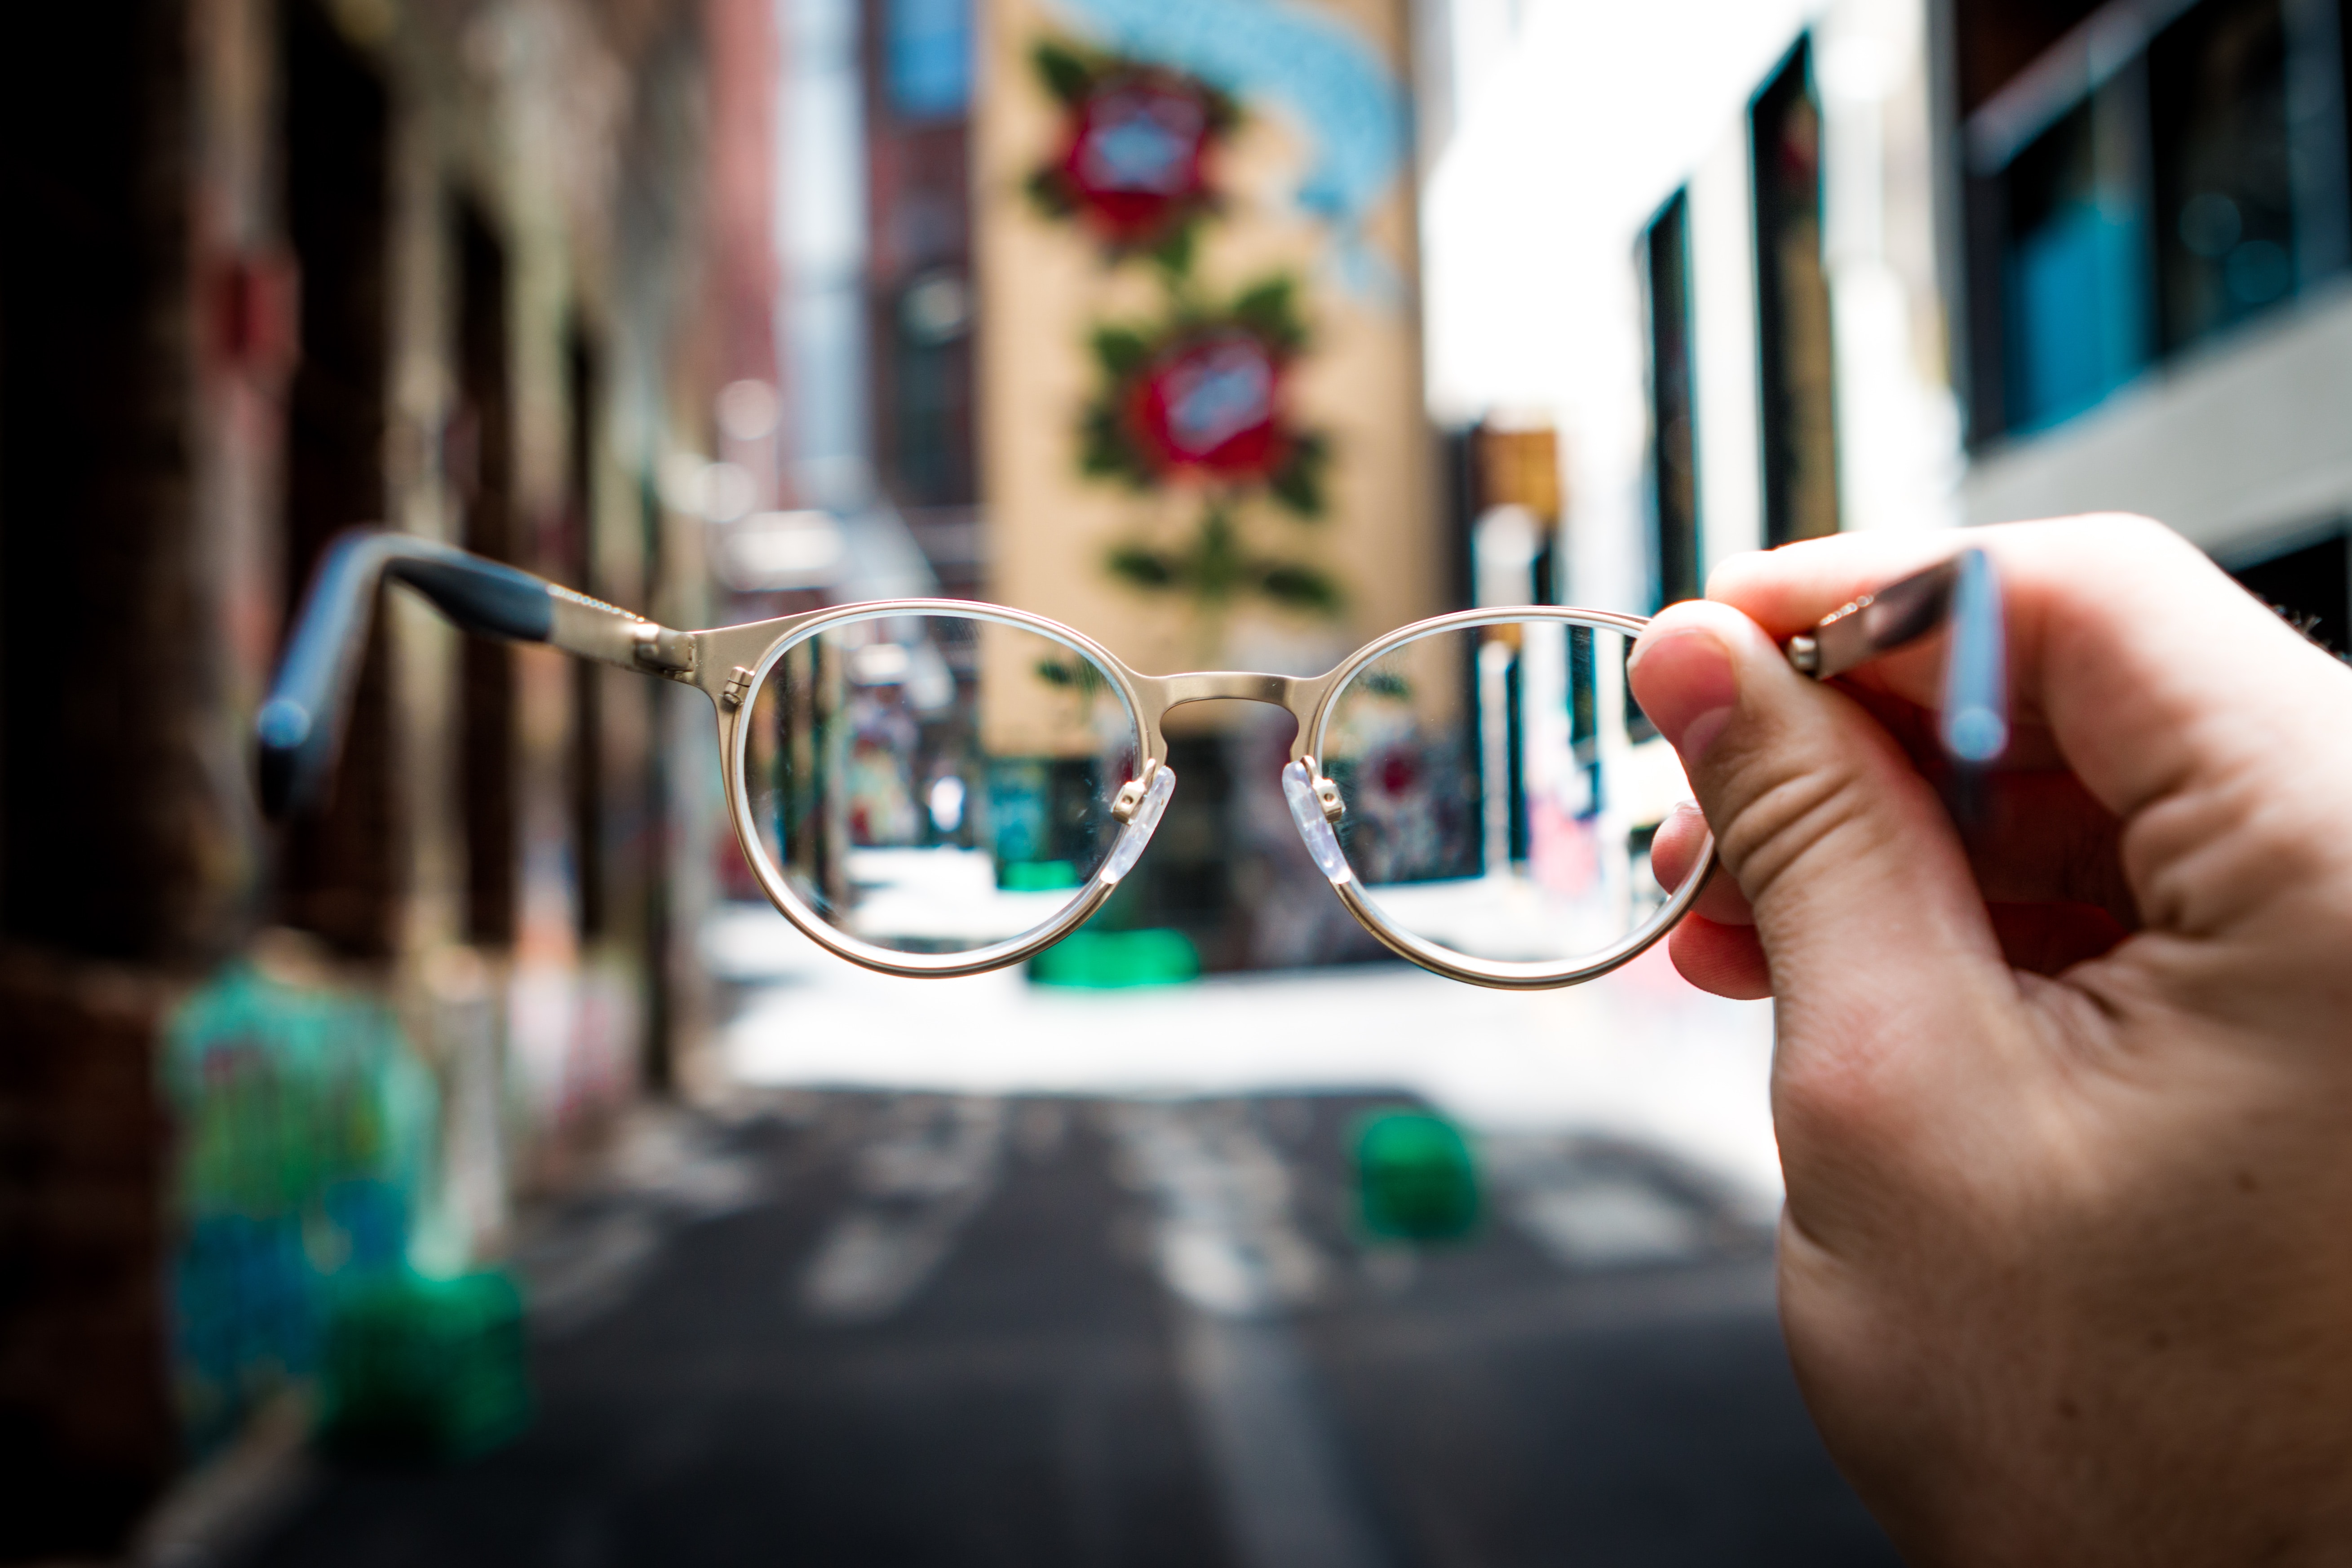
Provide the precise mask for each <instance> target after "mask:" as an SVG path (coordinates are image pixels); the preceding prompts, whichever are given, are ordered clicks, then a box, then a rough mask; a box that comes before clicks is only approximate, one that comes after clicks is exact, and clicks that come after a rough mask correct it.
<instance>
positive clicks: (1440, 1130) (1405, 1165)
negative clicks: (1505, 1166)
mask: <svg viewBox="0 0 2352 1568" xmlns="http://www.w3.org/2000/svg"><path fill="white" fill-rule="evenodd" d="M1355 1155H1356V1193H1357V1198H1358V1201H1359V1205H1360V1212H1361V1215H1362V1218H1363V1224H1364V1229H1365V1230H1366V1231H1367V1232H1368V1233H1370V1235H1371V1236H1373V1237H1378V1238H1380V1239H1381V1240H1384V1241H1453V1240H1455V1239H1457V1238H1459V1237H1465V1236H1467V1235H1469V1234H1470V1232H1471V1231H1472V1229H1474V1228H1475V1226H1476V1225H1477V1223H1478V1163H1477V1160H1476V1158H1475V1156H1474V1155H1473V1154H1472V1152H1471V1150H1470V1141H1469V1140H1468V1139H1466V1138H1465V1137H1464V1136H1463V1135H1462V1131H1461V1129H1459V1128H1457V1127H1455V1126H1454V1124H1453V1123H1452V1122H1450V1121H1446V1120H1445V1119H1444V1118H1443V1117H1438V1116H1432V1115H1429V1114H1427V1113H1426V1112H1424V1111H1418V1110H1390V1111H1381V1112H1377V1113H1375V1114H1373V1115H1370V1116H1367V1117H1366V1118H1364V1119H1363V1120H1362V1121H1360V1122H1359V1123H1357V1127H1356V1148H1355Z"/></svg>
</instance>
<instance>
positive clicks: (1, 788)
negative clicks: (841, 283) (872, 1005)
mask: <svg viewBox="0 0 2352 1568" xmlns="http://www.w3.org/2000/svg"><path fill="white" fill-rule="evenodd" d="M8 31H9V47H7V48H6V49H5V51H0V58H5V65H0V74H4V75H5V90H0V100H5V106H6V107H5V110H0V113H5V118H6V124H7V136H6V139H5V153H0V190H5V200H6V202H7V205H8V207H9V210H10V213H11V215H12V216H11V230H12V232H11V243H10V244H9V246H8V247H5V248H6V256H5V260H0V342H5V353H0V584H5V585H0V701H5V764H0V1008H5V1012H6V1014H7V1016H9V1018H10V1019H11V1022H10V1024H9V1026H7V1030H6V1039H5V1047H0V1141H5V1162H0V1163H5V1171H6V1174H5V1178H0V1181H5V1199H0V1256H5V1260H6V1262H5V1286H0V1324H5V1327H0V1344H5V1350H0V1461H5V1469H6V1472H7V1475H8V1480H7V1482H6V1488H7V1492H6V1500H5V1504H0V1518H5V1521H6V1525H5V1535H6V1536H7V1537H8V1539H7V1540H6V1541H5V1542H0V1544H5V1548H6V1549H7V1550H8V1551H9V1552H10V1553H11V1554H12V1555H14V1554H17V1553H25V1552H29V1553H32V1554H35V1555H41V1554H51V1555H57V1554H83V1553H96V1552H108V1551H111V1550H112V1549H114V1547H116V1546H117V1545H118V1544H119V1543H120V1541H121V1535H122V1532H123V1531H125V1530H126V1529H127V1528H128V1527H129V1524H130V1521H131V1520H133V1519H134V1518H135V1517H136V1515H137V1514H138V1512H139V1510H141V1509H142V1507H143V1506H144V1505H145V1504H146V1502H147V1501H148V1500H150V1499H152V1497H153V1496H154V1495H155V1493H156V1491H157V1490H158V1489H159V1488H161V1487H162V1486H163V1485H164V1484H165V1483H166V1482H167V1481H168V1480H169V1479H170V1478H171V1477H173V1475H174V1474H175V1473H177V1472H178V1471H180V1470H181V1469H182V1468H184V1466H185V1465H186V1464H187V1463H188V1462H190V1461H191V1460H192V1459H194V1458H200V1457H202V1455H203V1454H205V1453H206V1452H209V1451H211V1450H213V1449H215V1448H217V1447H220V1446H221V1445H224V1444H227V1443H231V1442H234V1441H235V1440H236V1434H237V1433H238V1432H239V1431H240V1430H241V1429H242V1428H243V1426H244V1425H245V1424H246V1423H247V1421H248V1420H250V1419H251V1418H252V1417H253V1416H254V1415H255V1414H256V1413H257V1411H259V1410H260V1409H262V1408H264V1407H265V1406H267V1405H269V1403H270V1402H271V1401H273V1400H275V1399H278V1398H279V1397H281V1396H283V1395H285V1394H289V1393H299V1389H300V1387H301V1386H302V1384H303V1381H304V1375H305V1373H306V1369H307V1365H308V1359H307V1358H310V1357H314V1356H315V1354H316V1352H317V1338H318V1332H319V1313H320V1310H321V1308H320V1301H321V1300H322V1295H323V1292H324V1291H325V1290H326V1289H329V1288H330V1287H331V1283H332V1279H333V1277H334V1276H335V1275H336V1273H337V1271H338V1270H340V1269H342V1268H346V1267H357V1266H359V1265H360V1264H361V1263H365V1262H367V1261H368V1260H369V1259H371V1258H373V1260H374V1261H375V1262H378V1263H381V1264H383V1266H386V1267H400V1268H430V1269H436V1270H440V1271H444V1272H446V1271H449V1270H453V1269H460V1268H467V1267H470V1266H473V1265H475V1264H478V1263H479V1262H481V1261H483V1260H486V1259H495V1258H497V1257H498V1256H499V1254H500V1251H501V1249H502V1248H503V1247H505V1246H506V1245H507V1241H508V1237H509V1226H510V1221H511V1217H512V1215H513V1205H514V1204H515V1202H516V1200H517V1197H518V1195H519V1194H523V1193H526V1192H528V1191H529V1190H530V1189H531V1188H533V1187H534V1186H535V1185H544V1184H551V1183H558V1182H561V1181H562V1179H563V1176H564V1173H565V1172H566V1170H567V1169H568V1168H569V1167H570V1166H571V1164H572V1163H573V1162H574V1161H576V1159H577V1158H578V1156H579V1154H580V1153H581V1152H582V1151H583V1149H584V1148H585V1147H586V1146H587V1145H588V1144H589V1143H590V1142H593V1139H594V1137H595V1136H596V1133H597V1131H598V1129H599V1128H600V1127H601V1126H602V1125H603V1124H604V1123H605V1122H606V1121H608V1120H609V1118H610V1117H611V1115H612V1114H613V1113H614V1111H615V1110H618V1109H619V1108H620V1107H621V1106H622V1105H623V1104H625V1102H626V1101H627V1100H630V1099H631V1098H633V1097H634V1096H635V1095H637V1094H639V1093H640V1092H644V1091H646V1090H648V1089H663V1088H666V1087H667V1086H669V1085H672V1084H675V1083H677V1082H678V1081H680V1079H683V1078H686V1077H688V1076H690V1074H691V1072H692V1070H693V1066H692V1059H691V1056H690V1053H689V1052H688V1051H687V1050H686V1048H685V1047H687V1045H688V1043H689V1042H691V1040H692V1039H693V1038H694V1037H695V1027H694V1026H695V1016H696V1001H695V996H696V993H695V990H694V987H693V983H692V978H691V975H692V970H691V968H690V966H689V964H688V963H687V962H685V959H684V956H683V955H684V951H685V950H684V948H683V945H682V942H683V939H682V937H681V934H680V933H681V932H682V931H687V930H688V929H689V928H690V925H691V916H692V909H693V903H694V900H695V899H696V898H697V897H698V892H697V889H698V887H699V886H700V885H702V884H704V883H707V881H708V876H707V873H705V872H703V871H702V870H700V869H699V868H701V867H703V866H707V864H708V855H707V853H706V852H705V849H706V844H707V836H708V832H709V826H708V825H709V815H710V814H709V808H708V805H707V804H706V802H707V800H708V798H709V795H710V793H711V792H710V791H709V788H708V787H707V784H706V782H705V780H704V779H703V778H702V777H701V775H700V774H698V773H694V772H693V771H692V764H691V763H688V762H686V761H682V760H680V759H686V758H695V759H697V760H698V759H699V756H700V755H701V753H702V752H707V750H708V746H709V741H708V737H707V734H706V733H705V730H706V729H707V725H708V722H709V721H708V718H707V716H705V715H699V714H697V713H695V712H694V711H693V710H692V709H691V707H690V706H688V703H689V702H690V700H691V699H690V698H689V696H688V694H687V693H684V692H678V691H673V690H671V689H668V688H667V685H665V684H664V683H659V682H651V681H645V680H641V679H635V678H634V677H632V676H630V675H628V674H626V673H625V672H620V671H611V670H603V669H595V668H575V667H573V666H571V665H569V664H568V663H566V662H565V661H563V660H562V658H560V657H557V656H553V655H551V654H549V653H547V652H545V651H544V650H539V649H530V650H520V649H517V648H515V647H508V646H505V645H495V644H489V643H484V642H478V641H468V640H466V639H463V638H461V637H458V636H457V635H456V634H455V633H454V632H453V631H452V630H451V629H450V628H448V627H447V626H446V625H445V624H444V623H442V622H440V621H439V620H438V619H437V617H436V616H434V615H433V614H432V613H431V612H430V611H429V610H427V609H426V608H425V607H424V606H423V605H421V604H420V603H417V602H414V601H412V600H411V599H410V598H408V597H407V596H406V595H385V596H384V601H383V605H381V606H380V608H379V611H378V615H377V618H376V624H375V626H374V629H373V634H372V640H371V644H370V647H369V652H368V655H367V658H366V662H365V665H364V668H363V671H362V676H361V679H360V682H359V686H358V689H357V694H356V700H355V704H354V708H353V712H352V721H351V727H350V731H349V733H348V735H347V738H346V741H345V744H344V748H343V756H342V762H341V768H340V770H339V773H338V777H337V780H336V784H335V787H334V791H333V795H332V798H331V803H330V804H329V805H327V807H326V808H325V809H324V810H323V811H322V812H320V813H318V814H316V815H314V816H310V817H307V818H305V819H302V820H298V821H296V822H293V823H290V824H287V825H282V826H280V825H271V824H268V823H265V822H264V821H263V820H262V819H261V817H260V815H259V813H258V810H257V805H256V804H255V795H254V792H253V786H252V780H251V768H252V762H251V756H250V742H249V738H248V737H249V735H250V732H251V725H252V718H253V714H254V712H255V711H256V710H257V707H258V705H259V702H260V700H261V698H262V696H263V694H264V693H265V691H266V689H267V685H268V680H269V679H270V677H271V674H272V670H273V668H274V665H275V663H276V661H277V659H278V655H279V651H280V649H281V647H282V646H283V643H284V639H285V635H286V632H287V628H288V625H289V619H290V616H291V615H292V612H293V610H294V607H295V606H296V605H297V604H298V603H299V598H300V595H301V593H302V591H303V588H304V586H305V585H306V584H307V582H308V580H309V578H310V574H311V573H312V571H313V569H314V568H315V565H316V563H317V562H318V561H319V559H320V554H321V552H323V551H324V549H325V548H326V547H327V545H328V543H329V542H331V540H332V539H333V538H334V537H335V536H336V535H337V534H338V533H339V532H340V531H342V530H343V529H345V528H347V527H351V526H353V525H358V524H373V525H378V526H382V527H386V528H392V529H397V530H402V531H409V532H413V533H417V534H420V535H424V536H426V537H430V538H434V539H439V540H446V541H448V542H453V543H457V544H460V545H463V546H464V547H466V548H468V549H471V550H475V551H478V552H482V553H484V554H488V555H490V556H493V557H496V558H498V559H500V560H504V561H509V562H511V563H515V564H518V565H520V566H523V567H525V568H527V569H529V570H531V571H534V572H538V573H541V574H544V575H546V576H549V577H551V578H552V579H554V580H556V581H559V582H562V583H565V584H571V585H573V586H575V587H578V588H580V589H582V590H583V591H586V592H589V593H592V594H594V595H600V596H603V597H605V598H608V599H611V600H614V601H615V602H618V603H621V604H624V605H630V606H632V607H634V608H637V609H640V610H643V611H645V612H646V613H648V614H651V615H655V616H658V617H660V618H662V619H664V620H666V621H667V622H669V623H671V624H688V625H690V624H700V622H701V619H702V616H703V612H704V608H705V606H704V604H703V601H704V599H705V597H706V595H705V591H704V588H703V584H704V581H705V573H704V566H703V560H702V552H701V533H700V524H699V521H698V520H692V521H689V520H688V518H686V517H685V516H683V515H682V514H681V513H680V512H679V510H677V508H676V506H674V505H673V504H672V502H673V500H675V491H676V489H677V486H675V485H667V486H666V485H665V483H664V482H663V481H664V477H665V475H671V476H674V475H676V474H677V473H678V472H679V471H680V470H681V469H682V468H695V467H696V466H697V465H704V464H707V462H708V459H709V457H710V456H711V455H713V454H715V453H716V452H717V451H718V450H719V439H720V435H719V431H718V430H717V429H716V428H715V420H716V418H717V414H716V409H717V401H718V400H717V394H718V392H719V388H721V387H723V386H727V385H730V384H736V383H740V382H742V381H746V380H755V381H763V382H765V383H769V384H772V383H773V382H774V381H775V380H776V378H777V371H776V365H775V353H774V346H773V342H772V320H773V316H772V310H773V301H774V296H775V288H776V280H775V262H774V256H773V248H772V246H773V241H772V224H771V222H770V213H771V200H770V193H771V190H772V151H771V148H772V140H773V137H772V102H771V95H772V92H773V84H774V81H775V73H774V71H773V68H772V61H773V58H774V51H775V38H774V30H773V27H772V22H771V20H770V15H769V10H768V8H767V7H765V6H763V5H757V4H745V3H741V0H707V3H702V4H694V3H686V0H677V3H672V0H612V3H609V4H599V5H555V4H539V3H534V0H510V3H503V4H493V3H483V4H472V3H467V0H447V3H428V0H415V3H407V0H331V3H329V0H142V3H141V4H137V5H129V6H118V7H106V8H102V9H101V10H93V9H90V8H85V7H40V8H36V9H34V10H31V11H27V12H26V13H25V14H23V15H22V16H17V17H15V18H13V19H12V21H11V22H10V23H9V25H8ZM720 198H723V199H720ZM747 209H748V210H747ZM689 748H692V749H689ZM355 1260H356V1261H355Z"/></svg>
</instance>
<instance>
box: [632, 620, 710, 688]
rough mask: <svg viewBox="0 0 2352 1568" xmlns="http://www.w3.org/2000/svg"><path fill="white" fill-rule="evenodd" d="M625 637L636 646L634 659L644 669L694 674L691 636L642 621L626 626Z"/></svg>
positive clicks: (683, 674) (666, 673) (675, 673)
mask: <svg viewBox="0 0 2352 1568" xmlns="http://www.w3.org/2000/svg"><path fill="white" fill-rule="evenodd" d="M629 638H630V640H631V641H632V642H635V644H636V645H637V662H638V663H639V664H641V665H643V666H645V667H646V668H647V669H655V670H659V671H660V672H661V673H662V674H664V675H668V676H685V675H691V674H693V673H694V639H693V638H692V637H688V636H687V635H686V634H685V633H684V632H674V631H672V630H670V629H669V628H668V627H667V626H656V625H655V624H654V623H653V622H651V621H642V622H639V623H638V624H637V625H635V626H631V627H630V628H629Z"/></svg>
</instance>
